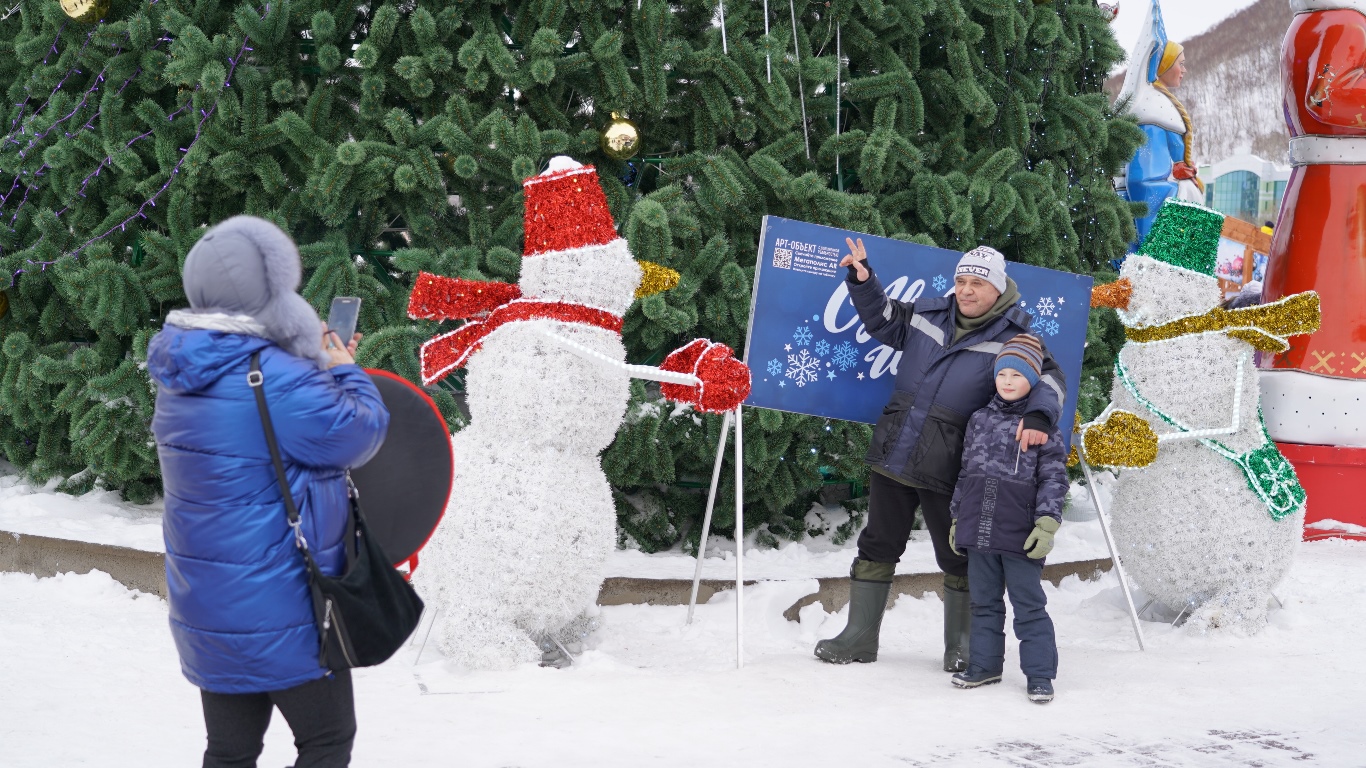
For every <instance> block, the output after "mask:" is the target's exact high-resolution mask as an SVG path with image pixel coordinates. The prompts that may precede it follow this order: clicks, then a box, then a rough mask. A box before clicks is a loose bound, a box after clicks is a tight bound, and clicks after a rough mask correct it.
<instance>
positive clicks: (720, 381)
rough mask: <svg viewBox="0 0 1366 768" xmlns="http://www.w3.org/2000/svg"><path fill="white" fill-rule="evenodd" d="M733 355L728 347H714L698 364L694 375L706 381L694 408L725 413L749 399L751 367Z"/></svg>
mask: <svg viewBox="0 0 1366 768" xmlns="http://www.w3.org/2000/svg"><path fill="white" fill-rule="evenodd" d="M733 355H734V353H733V352H732V351H731V348H730V347H728V346H726V345H725V344H713V345H711V347H709V348H708V349H707V351H706V352H705V353H703V354H702V359H701V360H698V361H697V367H696V368H694V369H693V375H694V376H696V377H697V378H699V379H701V380H702V396H701V397H699V398H698V400H697V402H696V403H695V404H694V405H695V407H696V408H697V410H699V411H702V412H703V413H725V412H726V411H733V410H735V408H736V406H738V405H740V403H743V402H744V401H745V398H746V397H749V385H750V381H749V366H747V365H745V364H744V363H742V362H740V361H739V360H736V359H735V357H734V356H733Z"/></svg>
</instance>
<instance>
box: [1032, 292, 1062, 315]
mask: <svg viewBox="0 0 1366 768" xmlns="http://www.w3.org/2000/svg"><path fill="white" fill-rule="evenodd" d="M1034 309H1035V311H1037V312H1038V313H1039V314H1040V315H1042V316H1044V317H1053V316H1054V315H1056V314H1057V312H1058V307H1057V305H1056V304H1054V303H1053V300H1052V299H1050V298H1048V297H1047V296H1045V297H1043V298H1042V299H1039V303H1038V304H1035V305H1034Z"/></svg>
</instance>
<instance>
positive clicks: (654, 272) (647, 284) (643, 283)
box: [636, 261, 679, 299]
mask: <svg viewBox="0 0 1366 768" xmlns="http://www.w3.org/2000/svg"><path fill="white" fill-rule="evenodd" d="M636 263H637V264H639V265H640V272H641V275H640V287H639V288H636V298H637V299H643V298H645V297H646V296H653V295H655V294H656V293H663V292H664V291H667V290H669V289H670V288H673V287H675V286H677V285H678V278H679V275H678V272H676V271H675V270H672V269H669V268H668V267H664V266H660V265H659V264H655V263H654V262H650V261H638V262H636Z"/></svg>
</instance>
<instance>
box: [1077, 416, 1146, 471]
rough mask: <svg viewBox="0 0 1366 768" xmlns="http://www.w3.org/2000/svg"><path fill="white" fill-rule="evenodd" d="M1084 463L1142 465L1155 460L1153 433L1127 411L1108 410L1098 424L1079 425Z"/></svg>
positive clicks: (1135, 466) (1103, 465)
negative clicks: (1080, 426)
mask: <svg viewBox="0 0 1366 768" xmlns="http://www.w3.org/2000/svg"><path fill="white" fill-rule="evenodd" d="M1081 450H1082V453H1083V455H1084V456H1085V457H1086V463H1088V464H1096V465H1099V466H1102V467H1128V468H1137V467H1146V466H1148V465H1149V464H1152V463H1153V462H1154V461H1157V433H1156V432H1154V431H1153V428H1152V427H1150V426H1148V422H1146V421H1144V420H1143V419H1142V418H1140V417H1139V416H1137V415H1135V414H1132V413H1129V412H1128V411H1112V412H1111V413H1110V415H1109V416H1108V417H1106V419H1105V421H1104V422H1102V423H1095V422H1092V423H1090V424H1087V425H1086V426H1085V427H1083V428H1082V431H1081Z"/></svg>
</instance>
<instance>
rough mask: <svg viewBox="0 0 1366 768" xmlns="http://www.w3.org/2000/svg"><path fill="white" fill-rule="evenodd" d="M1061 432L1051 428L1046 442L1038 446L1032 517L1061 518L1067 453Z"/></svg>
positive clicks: (1065, 494)
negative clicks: (1051, 431)
mask: <svg viewBox="0 0 1366 768" xmlns="http://www.w3.org/2000/svg"><path fill="white" fill-rule="evenodd" d="M1062 445H1063V443H1062V434H1061V433H1060V432H1058V431H1057V430H1053V434H1052V435H1050V436H1049V438H1048V442H1046V443H1044V444H1043V445H1041V446H1039V447H1038V449H1037V450H1038V451H1039V452H1040V453H1039V462H1038V464H1037V467H1038V469H1037V470H1036V476H1035V478H1034V485H1035V492H1034V494H1035V495H1034V519H1035V520H1038V519H1039V518H1041V517H1043V516H1045V515H1047V516H1048V517H1052V518H1056V519H1057V520H1059V521H1061V520H1062V505H1063V502H1064V501H1065V500H1066V499H1067V489H1068V482H1067V453H1066V452H1065V451H1064V450H1063V447H1062Z"/></svg>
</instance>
